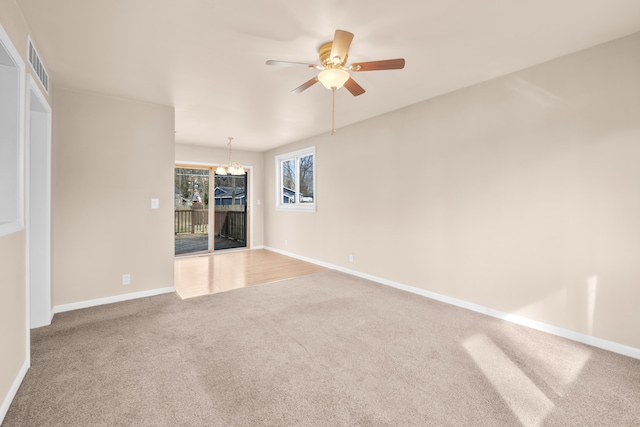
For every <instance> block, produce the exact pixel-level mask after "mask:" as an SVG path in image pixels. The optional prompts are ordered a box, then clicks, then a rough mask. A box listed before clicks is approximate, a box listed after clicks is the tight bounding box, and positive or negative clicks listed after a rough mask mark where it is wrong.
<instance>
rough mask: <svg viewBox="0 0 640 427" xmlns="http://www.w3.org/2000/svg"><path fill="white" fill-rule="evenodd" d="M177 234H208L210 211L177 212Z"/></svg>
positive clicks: (189, 210)
mask: <svg viewBox="0 0 640 427" xmlns="http://www.w3.org/2000/svg"><path fill="white" fill-rule="evenodd" d="M174 230H175V233H176V234H178V233H208V232H209V211H208V210H207V209H186V210H177V211H175V224H174Z"/></svg>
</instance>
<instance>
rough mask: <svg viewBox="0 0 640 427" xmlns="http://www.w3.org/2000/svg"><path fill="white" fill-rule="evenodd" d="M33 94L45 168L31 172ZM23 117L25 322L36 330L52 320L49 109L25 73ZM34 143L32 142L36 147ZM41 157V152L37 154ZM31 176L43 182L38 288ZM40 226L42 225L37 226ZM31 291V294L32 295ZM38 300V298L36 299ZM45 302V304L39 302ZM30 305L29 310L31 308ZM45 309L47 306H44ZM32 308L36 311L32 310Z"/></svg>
mask: <svg viewBox="0 0 640 427" xmlns="http://www.w3.org/2000/svg"><path fill="white" fill-rule="evenodd" d="M32 94H33V95H34V96H35V97H36V98H37V101H38V103H39V104H40V106H41V107H42V108H43V109H44V111H36V110H34V111H33V112H35V113H40V114H46V120H47V121H46V124H45V127H46V129H45V135H44V139H45V141H44V151H45V152H44V162H45V167H44V170H42V168H41V167H37V168H36V170H33V169H32V164H31V162H32V157H33V155H32V154H33V153H32V148H34V147H33V145H34V141H32V140H31V126H32V105H31V95H32ZM26 101H27V108H26V112H27V116H26V126H25V127H26V138H25V141H26V144H25V145H26V161H25V163H26V174H25V176H26V185H25V195H26V196H25V206H26V214H25V222H26V224H27V227H26V260H25V261H26V281H27V319H28V325H29V328H39V327H42V326H47V325H50V324H51V320H52V319H53V308H52V306H51V283H52V280H51V276H52V272H51V252H52V251H51V233H52V230H51V106H50V105H49V103H48V102H47V99H46V98H45V96H44V95H43V94H42V91H41V90H40V85H39V84H38V83H36V79H34V78H33V76H31V74H29V75H28V76H27V99H26ZM39 142H40V144H39V146H38V147H36V148H39V147H40V146H41V145H42V141H39ZM37 143H38V142H37V141H36V144H37ZM39 154H43V153H39ZM34 174H38V176H39V177H40V180H39V181H38V183H37V184H38V185H40V184H42V181H44V186H43V187H44V188H42V190H43V192H44V194H43V197H42V198H41V199H42V200H41V201H42V203H43V204H44V207H43V206H39V207H38V208H37V209H36V211H37V213H38V215H44V218H46V219H45V222H46V223H45V224H44V226H45V227H44V228H45V230H44V236H39V238H38V239H40V238H42V240H41V241H40V242H41V243H43V247H39V248H38V249H39V250H40V251H44V252H45V253H44V260H43V261H44V265H38V266H36V267H37V269H38V270H39V271H42V272H44V276H45V277H40V279H41V282H42V283H38V284H39V286H38V287H37V288H34V287H33V286H32V285H33V283H32V277H31V271H32V270H31V261H32V259H31V258H32V257H31V255H32V249H33V248H32V245H31V243H32V242H31V239H32V237H33V236H32V232H33V228H34V227H33V223H32V222H31V220H32V206H31V197H32V194H31V179H32V178H33V177H34ZM40 225H42V223H40ZM34 292H35V293H34ZM32 293H34V295H36V298H35V299H34V298H31V297H32ZM39 298H42V299H39ZM43 300H45V301H43ZM32 305H33V307H32ZM47 306H48V307H47ZM32 308H36V309H37V311H33V310H32Z"/></svg>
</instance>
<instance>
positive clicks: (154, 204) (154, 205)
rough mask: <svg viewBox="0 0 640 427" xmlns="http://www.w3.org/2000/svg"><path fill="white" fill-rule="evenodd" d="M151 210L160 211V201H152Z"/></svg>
mask: <svg viewBox="0 0 640 427" xmlns="http://www.w3.org/2000/svg"><path fill="white" fill-rule="evenodd" d="M151 209H160V199H151Z"/></svg>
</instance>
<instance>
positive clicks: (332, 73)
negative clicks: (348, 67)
mask: <svg viewBox="0 0 640 427" xmlns="http://www.w3.org/2000/svg"><path fill="white" fill-rule="evenodd" d="M350 77H351V76H349V72H347V71H345V70H343V69H340V68H329V69H327V70H322V71H320V73H318V80H320V83H322V84H323V86H324V87H326V88H327V89H340V88H341V87H342V86H344V84H345V83H346V82H347V80H349V78H350Z"/></svg>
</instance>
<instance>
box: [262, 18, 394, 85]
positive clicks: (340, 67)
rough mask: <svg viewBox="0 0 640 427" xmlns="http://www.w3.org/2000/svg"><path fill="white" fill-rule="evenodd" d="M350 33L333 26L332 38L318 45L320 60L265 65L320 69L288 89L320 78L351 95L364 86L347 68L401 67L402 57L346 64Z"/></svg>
mask: <svg viewBox="0 0 640 427" xmlns="http://www.w3.org/2000/svg"><path fill="white" fill-rule="evenodd" d="M351 40H353V34H352V33H350V32H348V31H343V30H336V33H335V35H334V36H333V41H330V42H326V43H324V44H323V45H322V46H320V48H319V49H318V55H319V57H320V64H308V63H303V62H288V61H274V60H269V61H267V65H279V66H285V67H305V68H313V69H316V70H320V73H318V75H317V76H316V77H314V78H312V79H311V80H309V81H307V82H305V83H303V84H302V85H300V86H298V87H297V88H295V89H293V90H292V91H291V92H293V93H300V92H303V91H304V90H306V89H308V88H310V87H311V86H313V85H314V84H316V83H318V82H321V83H322V84H323V85H324V86H325V87H326V88H327V89H330V90H337V89H340V88H341V87H342V86H344V87H345V88H347V90H348V91H349V92H351V94H352V95H353V96H358V95H362V94H363V93H364V92H365V90H364V89H363V88H362V86H360V85H359V84H358V83H356V81H355V80H353V78H351V75H350V74H349V72H350V71H351V72H361V71H378V70H400V69H402V68H404V58H398V59H387V60H383V61H370V62H355V63H353V64H351V65H349V66H347V59H348V57H349V55H348V53H349V46H351Z"/></svg>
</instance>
